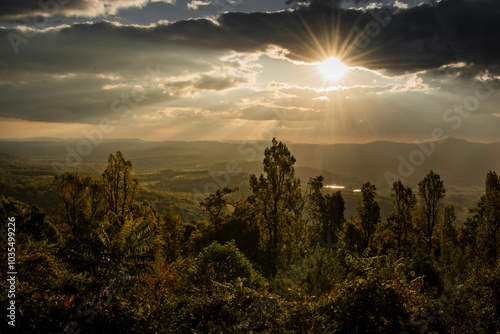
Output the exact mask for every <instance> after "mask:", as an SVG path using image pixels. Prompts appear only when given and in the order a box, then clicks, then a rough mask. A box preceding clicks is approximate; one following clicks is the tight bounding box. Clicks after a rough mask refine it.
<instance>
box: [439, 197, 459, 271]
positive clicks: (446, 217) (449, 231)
mask: <svg viewBox="0 0 500 334" xmlns="http://www.w3.org/2000/svg"><path fill="white" fill-rule="evenodd" d="M456 220H457V214H456V212H455V206H454V205H453V204H450V205H447V206H445V207H444V211H443V221H442V222H441V224H440V226H438V235H439V246H440V258H441V260H442V262H444V263H446V264H449V263H450V262H451V260H452V258H453V254H454V249H455V247H456V246H457V241H458V238H457V229H456V227H455V222H456Z"/></svg>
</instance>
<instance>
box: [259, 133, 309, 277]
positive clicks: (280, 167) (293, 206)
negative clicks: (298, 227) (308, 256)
mask: <svg viewBox="0 0 500 334" xmlns="http://www.w3.org/2000/svg"><path fill="white" fill-rule="evenodd" d="M262 164H263V167H264V173H265V175H263V174H261V175H260V177H257V176H255V175H254V174H252V175H251V176H250V188H251V190H252V192H253V196H254V198H255V200H256V201H257V202H258V205H260V207H261V210H262V215H263V223H264V224H263V225H264V228H265V230H266V231H267V252H268V262H269V266H270V272H271V276H272V277H275V276H276V273H277V266H278V256H279V252H280V247H281V245H282V242H283V240H284V235H285V234H286V233H287V232H288V231H289V230H290V229H289V227H290V226H291V225H292V224H293V223H294V222H296V220H297V219H298V218H299V217H300V215H301V212H302V209H303V206H304V201H303V195H302V192H301V190H300V180H299V179H298V178H296V177H295V169H294V167H293V165H294V164H295V158H294V156H293V155H292V154H291V153H290V151H289V150H288V147H287V146H286V145H285V144H284V143H282V142H279V143H278V142H277V141H276V138H273V140H272V146H271V147H268V148H266V149H265V151H264V161H263V163H262ZM287 230H288V231H287Z"/></svg>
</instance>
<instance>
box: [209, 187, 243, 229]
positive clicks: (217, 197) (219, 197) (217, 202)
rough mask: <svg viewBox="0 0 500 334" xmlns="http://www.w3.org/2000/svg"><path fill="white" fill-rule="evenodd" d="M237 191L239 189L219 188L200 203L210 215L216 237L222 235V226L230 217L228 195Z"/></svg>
mask: <svg viewBox="0 0 500 334" xmlns="http://www.w3.org/2000/svg"><path fill="white" fill-rule="evenodd" d="M236 191H238V188H229V187H224V188H219V189H217V190H216V191H215V193H213V194H210V195H208V196H207V197H206V198H205V199H204V200H203V201H201V202H200V206H201V207H202V208H203V210H205V211H206V212H208V214H209V220H210V223H211V225H212V226H213V229H214V232H215V234H216V235H217V234H219V233H220V230H221V227H222V224H223V223H224V221H225V219H226V218H227V215H228V203H229V199H228V196H227V195H230V194H232V193H234V192H236Z"/></svg>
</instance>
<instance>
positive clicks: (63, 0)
mask: <svg viewBox="0 0 500 334" xmlns="http://www.w3.org/2000/svg"><path fill="white" fill-rule="evenodd" d="M147 2H148V0H2V2H1V3H0V20H5V21H15V20H19V19H21V20H22V19H23V18H27V17H30V16H52V17H71V16H87V17H95V16H98V15H101V14H115V13H116V12H117V11H118V10H119V9H121V8H128V7H140V6H143V5H144V4H146V3H147Z"/></svg>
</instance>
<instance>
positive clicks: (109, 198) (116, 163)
mask: <svg viewBox="0 0 500 334" xmlns="http://www.w3.org/2000/svg"><path fill="white" fill-rule="evenodd" d="M131 170H132V162H131V161H130V160H128V161H126V160H125V158H124V157H123V155H122V152H120V151H117V152H116V156H115V155H113V154H110V155H109V158H108V167H106V170H105V171H104V173H102V176H101V180H102V191H103V196H104V200H105V201H106V204H107V206H108V210H109V211H110V212H113V213H114V214H116V216H117V217H118V219H119V220H120V221H121V222H122V223H123V222H124V217H125V216H126V214H127V213H128V212H130V211H132V205H133V204H134V201H135V197H136V195H137V192H138V190H139V181H137V179H135V178H132V176H131V174H130V171H131Z"/></svg>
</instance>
